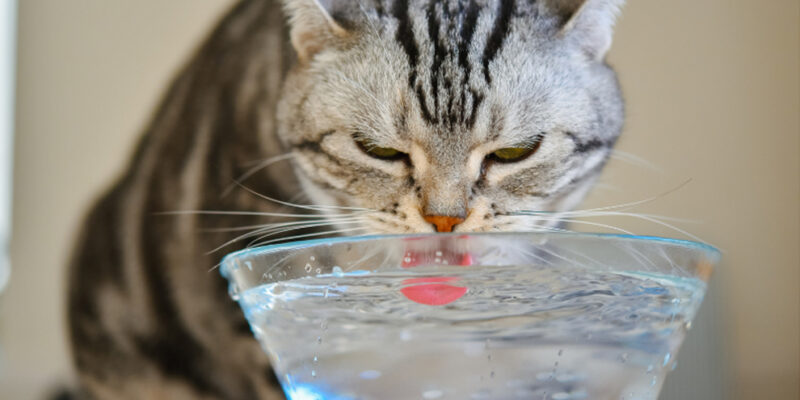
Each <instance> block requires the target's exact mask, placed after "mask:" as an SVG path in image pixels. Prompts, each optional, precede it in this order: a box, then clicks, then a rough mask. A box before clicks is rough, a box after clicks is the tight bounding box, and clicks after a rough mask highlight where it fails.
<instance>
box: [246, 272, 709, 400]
mask: <svg viewBox="0 0 800 400" xmlns="http://www.w3.org/2000/svg"><path fill="white" fill-rule="evenodd" d="M704 291H705V283H703V282H702V281H700V280H696V279H692V278H677V277H671V276H666V275H655V274H651V273H630V272H626V273H620V272H617V273H614V272H597V271H588V270H584V269H579V268H553V267H534V266H524V267H522V266H520V267H508V266H504V267H486V266H474V267H468V268H464V267H450V268H443V267H441V266H439V267H436V268H435V269H431V268H426V267H422V268H414V269H410V270H402V271H399V272H392V273H386V272H383V273H370V272H365V271H355V272H349V273H343V272H340V271H336V272H335V273H334V274H330V275H320V276H316V277H308V278H302V279H296V280H292V281H285V282H279V283H273V284H267V285H263V286H259V287H256V288H253V289H250V290H247V291H245V292H244V293H242V294H241V297H240V299H239V301H240V303H241V305H242V307H243V309H244V310H245V315H246V316H247V319H248V320H249V322H250V325H251V327H252V329H253V331H254V332H255V334H256V336H257V337H258V339H259V340H260V342H261V344H262V346H263V347H264V349H265V350H266V351H267V353H268V354H269V355H270V358H271V359H272V361H273V365H274V366H275V369H276V371H277V373H278V375H279V378H280V380H281V383H282V385H283V387H284V390H285V391H286V393H287V395H288V396H289V398H290V399H293V400H309V399H336V400H345V399H347V400H355V399H364V400H366V399H492V400H503V399H543V400H567V399H655V398H656V397H657V395H658V391H659V389H660V387H661V385H662V383H663V380H664V376H665V375H666V373H667V372H668V371H669V370H670V369H671V368H673V367H674V355H675V352H676V351H677V349H678V346H679V345H680V342H681V341H682V339H683V336H684V335H685V332H686V330H687V329H688V325H689V322H690V321H691V319H692V317H693V316H694V314H695V312H696V310H697V307H698V306H699V304H700V302H701V301H702V296H703V293H704Z"/></svg>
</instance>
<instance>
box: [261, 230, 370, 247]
mask: <svg viewBox="0 0 800 400" xmlns="http://www.w3.org/2000/svg"><path fill="white" fill-rule="evenodd" d="M359 230H369V229H368V228H364V227H358V228H348V229H337V230H333V231H326V232H315V233H307V234H304V235H295V236H288V237H282V238H277V239H272V240H267V241H266V242H262V243H256V244H255V245H258V246H265V245H268V244H271V243H276V242H280V241H284V240H294V239H301V238H307V237H314V236H322V235H333V234H337V233H344V232H354V231H359ZM255 245H254V246H255Z"/></svg>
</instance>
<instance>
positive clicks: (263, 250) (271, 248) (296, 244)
mask: <svg viewBox="0 0 800 400" xmlns="http://www.w3.org/2000/svg"><path fill="white" fill-rule="evenodd" d="M510 235H529V236H560V237H578V238H598V239H624V240H626V241H634V242H655V243H662V244H669V245H674V246H679V247H684V248H688V249H693V250H697V251H700V252H703V253H705V254H706V257H708V258H709V260H710V261H711V262H713V263H714V264H717V263H718V262H719V259H720V258H721V257H722V252H721V251H720V250H719V249H717V248H716V247H714V246H712V245H710V244H707V243H701V242H695V241H691V240H684V239H675V238H666V237H661V236H648V235H626V234H617V233H592V232H451V233H414V234H377V235H363V236H337V237H331V238H321V239H310V240H299V241H290V242H285V243H276V244H270V245H266V246H258V247H251V248H246V249H242V250H238V251H235V252H232V253H229V254H226V255H225V256H224V257H223V258H222V260H221V261H220V264H219V265H220V267H221V268H220V271H221V272H222V275H227V268H225V266H226V264H228V263H229V262H230V261H232V260H234V259H242V258H245V257H255V256H258V255H264V254H270V253H275V252H278V251H285V250H292V249H304V248H308V247H313V246H319V245H333V244H338V243H356V242H364V241H369V240H382V239H400V238H404V239H405V238H424V237H442V236H510ZM717 268H718V267H717ZM715 269H716V268H715Z"/></svg>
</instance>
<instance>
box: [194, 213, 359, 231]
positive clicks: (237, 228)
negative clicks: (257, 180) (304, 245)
mask: <svg viewBox="0 0 800 400" xmlns="http://www.w3.org/2000/svg"><path fill="white" fill-rule="evenodd" d="M356 216H359V214H352V215H349V216H341V217H331V218H327V217H320V218H317V219H306V220H302V221H291V222H289V221H287V222H274V223H267V224H258V225H243V226H235V227H230V228H205V229H200V230H201V231H202V232H239V231H249V230H253V229H262V228H267V227H271V226H290V225H295V224H313V223H317V222H324V221H330V222H337V221H340V220H349V219H351V218H353V217H356Z"/></svg>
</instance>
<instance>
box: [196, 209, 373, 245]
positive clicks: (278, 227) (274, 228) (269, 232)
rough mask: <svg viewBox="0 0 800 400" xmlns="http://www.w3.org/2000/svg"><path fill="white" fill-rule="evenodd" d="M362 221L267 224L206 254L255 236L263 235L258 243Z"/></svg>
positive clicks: (359, 218)
mask: <svg viewBox="0 0 800 400" xmlns="http://www.w3.org/2000/svg"><path fill="white" fill-rule="evenodd" d="M360 221H361V217H354V218H351V219H344V218H342V219H337V220H333V221H325V222H309V221H298V222H286V223H278V224H267V225H265V226H263V227H262V228H260V229H256V230H254V231H252V232H248V233H245V234H243V235H240V236H237V237H235V238H233V239H231V240H228V241H227V242H225V243H223V244H221V245H219V246H217V247H216V248H214V249H213V250H211V251H209V252H208V253H206V254H212V253H215V252H217V251H219V250H221V249H223V248H225V247H227V246H229V245H231V244H233V243H236V242H239V241H242V240H245V239H247V238H250V237H253V236H258V235H263V236H260V237H259V238H256V239H255V241H258V240H260V239H263V238H265V237H269V236H273V235H277V234H280V233H284V232H289V231H293V230H299V229H305V228H314V227H319V226H326V225H335V224H351V223H356V222H360ZM290 226H291V228H288V227H290ZM251 244H252V242H251ZM247 247H250V244H248V246H247Z"/></svg>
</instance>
